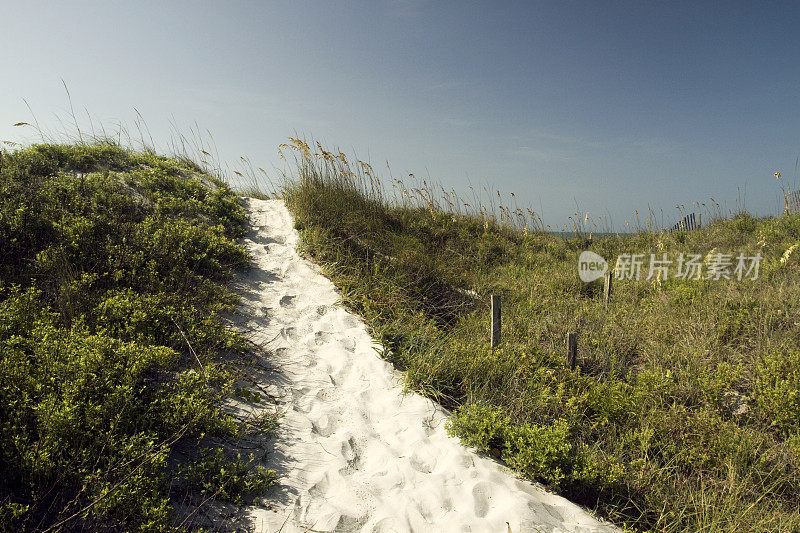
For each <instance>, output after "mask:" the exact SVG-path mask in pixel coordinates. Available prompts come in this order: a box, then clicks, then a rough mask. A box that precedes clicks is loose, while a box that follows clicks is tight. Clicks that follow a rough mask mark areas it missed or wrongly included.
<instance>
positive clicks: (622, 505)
mask: <svg viewBox="0 0 800 533" xmlns="http://www.w3.org/2000/svg"><path fill="white" fill-rule="evenodd" d="M284 149H285V150H291V151H292V152H293V153H294V155H295V163H296V169H295V171H293V172H292V173H291V175H289V177H288V179H287V181H286V183H285V185H284V187H283V191H282V194H283V197H284V199H285V201H286V203H287V205H288V206H289V208H290V210H291V211H292V213H293V214H294V216H295V218H296V227H297V228H298V229H299V231H300V233H301V236H302V246H303V251H304V253H305V254H307V255H308V256H310V257H311V258H313V259H314V260H315V261H317V262H319V263H320V264H321V265H323V268H324V272H325V273H326V275H327V276H329V277H330V278H331V279H332V280H333V281H334V283H335V284H336V285H337V287H338V288H339V290H340V291H341V293H342V297H343V299H344V302H345V303H346V304H347V305H348V306H350V307H351V308H352V309H353V310H354V311H356V312H357V313H359V314H360V315H361V316H362V317H364V319H365V320H366V321H367V323H368V325H369V327H370V328H371V330H372V333H373V334H374V336H375V337H376V338H377V339H379V340H380V341H381V343H382V345H383V346H384V347H385V350H386V351H385V352H384V353H383V355H384V357H386V358H387V359H388V360H390V361H392V362H393V363H394V364H395V365H396V366H397V367H398V368H400V369H402V370H403V371H404V372H405V375H406V378H407V379H406V384H407V386H408V387H409V388H411V389H415V390H418V391H420V392H422V393H423V394H425V395H427V396H429V397H431V398H434V399H436V400H437V401H439V402H440V403H441V404H443V405H444V406H446V407H448V408H451V409H454V410H455V416H454V418H453V420H452V421H451V423H450V426H449V430H450V431H451V432H452V433H453V434H454V435H457V436H459V437H461V438H462V440H463V441H464V442H465V443H467V444H470V445H472V446H475V447H477V448H478V449H480V450H483V451H485V452H487V453H490V454H492V455H494V456H496V457H498V458H502V459H503V460H504V461H505V462H506V463H507V464H508V465H509V466H511V467H512V468H513V469H514V470H516V471H517V472H519V473H520V474H521V475H523V476H526V477H528V478H530V479H533V480H537V481H540V482H542V483H544V484H546V485H547V486H548V487H550V488H551V489H553V490H555V491H557V492H559V493H561V494H563V495H565V496H567V497H569V498H571V499H573V500H575V501H577V502H580V503H582V504H585V505H587V506H589V507H590V508H592V509H594V510H596V512H597V513H598V514H599V515H601V516H603V517H605V518H608V519H609V520H611V521H612V522H614V523H616V524H618V525H621V526H625V527H627V528H630V529H631V530H640V531H649V530H657V531H685V530H691V531H778V530H782V531H796V530H798V529H800V511H798V509H800V328H799V327H798V324H800V277H799V276H798V272H800V265H798V260H800V257H798V256H797V255H796V254H793V251H794V250H795V248H796V247H797V245H798V243H800V217H796V216H784V217H779V218H763V219H757V218H754V217H752V216H749V215H747V214H746V213H741V214H739V215H737V216H736V217H734V218H732V219H729V220H722V219H721V217H717V220H715V221H714V222H713V223H712V224H710V225H709V226H708V227H705V228H703V229H701V230H698V231H692V232H672V233H670V232H664V231H657V232H639V233H636V234H633V235H628V236H606V237H602V238H597V237H589V236H588V235H586V234H582V233H580V232H578V236H577V237H574V238H570V239H562V238H559V237H556V236H553V235H551V234H547V233H544V232H542V231H541V230H542V229H544V228H543V227H542V225H541V223H537V218H536V216H535V213H532V212H528V213H525V212H522V211H521V210H517V211H515V210H514V209H509V208H503V209H501V210H500V213H501V215H500V216H494V215H493V213H497V210H496V208H497V206H495V209H489V208H487V207H485V206H476V205H472V206H470V205H469V204H467V202H463V201H462V202H461V203H460V204H458V202H456V201H455V200H454V196H445V197H444V198H442V194H441V191H439V192H438V193H434V192H433V191H434V188H433V187H427V184H424V185H423V186H422V187H417V188H411V187H406V185H405V184H404V183H403V180H400V179H396V180H393V181H392V187H393V188H394V189H395V191H398V192H399V194H397V195H395V196H391V197H390V196H388V195H387V194H386V192H385V191H386V189H387V187H386V186H385V185H386V184H382V183H381V182H380V180H379V179H378V178H377V177H376V176H375V174H374V173H373V172H372V169H371V167H369V166H368V165H366V164H364V163H361V162H355V163H350V162H349V161H348V160H347V158H346V157H345V156H344V155H343V154H341V153H337V152H335V151H326V150H324V149H323V148H322V147H321V146H317V149H316V150H314V149H312V148H311V147H310V146H309V145H308V144H306V143H305V142H304V141H302V140H300V139H293V140H292V141H291V143H290V144H289V145H286V146H284ZM387 181H388V180H387ZM436 194H438V196H439V198H438V200H437V199H436V198H434V196H436ZM465 204H467V207H468V209H463V207H464V205H465ZM456 205H460V207H461V208H460V209H456V208H455V207H454V206H456ZM500 207H502V206H500ZM585 249H588V250H593V251H595V252H597V253H599V254H600V255H602V256H603V257H605V258H607V259H610V261H611V263H612V265H613V262H614V259H615V258H616V257H617V256H618V255H619V254H623V253H628V254H630V253H642V254H646V256H647V257H649V254H651V253H653V254H658V255H659V256H661V254H663V253H667V254H669V256H670V257H672V258H673V259H675V258H676V257H677V255H678V254H679V253H681V252H683V253H687V254H688V253H697V254H702V255H703V256H706V255H707V254H709V253H731V254H734V255H735V254H738V253H743V254H744V255H746V256H755V255H756V254H757V253H758V254H760V255H761V256H763V257H764V259H763V260H762V262H761V264H760V275H759V277H758V279H756V280H752V279H743V280H742V281H739V280H737V279H735V278H734V279H733V280H724V279H723V280H719V281H714V280H683V279H676V278H673V277H669V278H667V279H660V278H658V279H657V278H653V279H651V280H649V281H646V280H644V279H642V280H640V281H634V280H617V281H616V283H615V287H614V293H613V298H612V301H611V302H610V304H609V306H608V308H606V307H605V306H604V304H603V301H602V294H601V293H602V281H598V282H594V283H589V284H585V283H582V282H581V281H580V280H579V279H578V275H577V274H578V270H577V257H578V254H579V253H580V252H581V251H582V250H585ZM491 294H499V295H501V296H502V299H503V300H502V301H503V332H502V333H503V341H502V344H501V345H500V346H499V347H498V348H496V349H494V350H493V349H490V347H489V310H488V304H487V302H488V300H489V295H491ZM570 331H575V332H578V335H579V344H580V349H579V365H578V367H577V368H575V369H570V368H569V366H567V365H566V353H565V347H564V339H565V335H566V333H567V332H570Z"/></svg>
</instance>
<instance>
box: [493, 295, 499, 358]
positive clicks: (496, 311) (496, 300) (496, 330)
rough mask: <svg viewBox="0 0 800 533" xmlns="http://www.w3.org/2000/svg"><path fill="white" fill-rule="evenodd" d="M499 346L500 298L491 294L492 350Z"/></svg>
mask: <svg viewBox="0 0 800 533" xmlns="http://www.w3.org/2000/svg"><path fill="white" fill-rule="evenodd" d="M498 344H500V296H498V295H496V294H492V348H494V347H495V346H497V345H498Z"/></svg>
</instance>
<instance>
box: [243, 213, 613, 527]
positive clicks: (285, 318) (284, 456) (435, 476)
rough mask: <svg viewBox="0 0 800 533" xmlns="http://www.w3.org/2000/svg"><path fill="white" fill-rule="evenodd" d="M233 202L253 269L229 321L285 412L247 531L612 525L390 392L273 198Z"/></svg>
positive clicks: (359, 327)
mask: <svg viewBox="0 0 800 533" xmlns="http://www.w3.org/2000/svg"><path fill="white" fill-rule="evenodd" d="M243 202H244V205H245V208H246V210H247V212H248V215H249V217H250V223H251V226H252V231H251V232H250V234H249V235H248V236H247V237H246V239H245V244H246V246H247V248H248V249H249V251H250V252H251V253H252V255H253V257H254V265H253V267H252V269H251V271H250V272H249V275H248V276H247V278H246V279H242V280H240V283H239V292H240V294H241V295H242V297H243V304H242V309H241V310H242V313H243V316H244V317H245V321H244V322H243V323H242V324H241V327H244V328H247V329H248V330H249V331H251V332H253V333H254V334H255V336H256V337H257V340H259V341H260V342H262V343H264V345H265V346H266V348H267V349H268V350H269V351H270V352H271V355H270V357H269V358H268V360H267V361H265V364H270V365H272V367H273V368H274V369H276V371H275V372H272V373H269V374H268V375H269V377H268V378H265V379H266V382H265V383H261V384H260V387H261V389H262V390H264V391H268V392H269V394H270V395H272V396H273V397H275V398H277V401H278V403H279V405H280V406H281V408H282V409H283V410H284V411H285V415H284V417H283V419H282V421H281V425H280V428H279V432H278V436H277V437H276V439H275V440H274V442H270V443H269V445H270V446H271V447H272V449H273V452H271V453H272V455H271V458H272V459H271V461H270V463H271V465H275V464H277V468H276V469H277V471H278V474H279V476H280V477H279V483H278V484H277V485H276V486H275V487H274V488H273V489H271V491H270V493H269V494H267V495H265V497H266V499H265V501H269V502H270V505H269V507H267V506H265V507H249V508H247V509H246V513H247V519H248V521H249V522H250V524H251V525H252V526H253V527H254V529H255V530H256V531H269V532H272V531H278V530H281V531H284V532H294V531H360V532H389V531H397V532H401V531H421V532H425V531H436V532H445V531H473V532H474V531H487V532H488V531H491V532H500V533H504V532H506V531H507V528H508V527H509V526H510V528H511V530H512V531H514V532H515V533H516V532H519V531H587V532H588V531H615V529H614V528H612V527H610V526H608V525H605V524H601V523H600V522H598V521H597V520H596V519H594V518H593V517H591V516H590V515H589V514H588V513H587V512H586V511H584V510H583V509H581V508H580V507H578V506H576V505H574V504H572V503H570V502H568V501H567V500H565V499H563V498H561V497H558V496H555V495H552V494H549V493H547V492H545V491H544V490H542V489H541V488H540V487H538V486H536V485H534V484H532V483H529V482H526V481H521V480H518V479H516V478H515V477H514V475H513V474H512V473H511V472H510V471H508V470H507V469H506V468H505V467H503V466H502V465H500V464H498V463H497V462H495V461H493V460H491V459H489V458H486V457H482V456H480V455H478V454H476V453H474V452H473V451H471V450H470V449H468V448H465V447H464V446H462V445H461V444H460V443H459V441H458V440H457V439H455V438H452V437H449V436H448V435H447V434H446V432H445V428H444V421H445V420H446V417H447V413H446V412H444V411H443V410H442V409H441V408H440V407H438V406H437V405H435V404H434V403H433V402H431V401H430V400H427V399H425V398H423V397H422V396H420V395H418V394H415V393H410V394H406V395H404V394H403V393H402V385H401V375H400V374H399V373H398V372H396V371H395V370H393V368H392V366H391V365H390V364H389V363H387V362H385V361H383V360H382V359H380V358H379V357H378V355H377V353H376V351H375V347H376V346H377V345H376V343H375V341H374V340H373V339H371V338H370V336H369V334H368V333H367V330H366V328H365V326H364V324H363V323H362V322H361V320H360V319H359V318H358V317H356V316H354V315H352V314H351V313H349V312H348V311H346V310H345V309H344V308H343V307H342V306H341V305H339V304H338V303H337V301H338V300H339V296H338V294H337V292H336V290H335V288H334V286H333V284H332V283H331V282H330V281H329V280H328V279H326V278H325V277H324V276H322V275H321V274H320V271H319V268H318V267H316V266H315V265H313V264H311V263H309V262H308V261H306V260H304V259H302V258H301V257H300V256H299V255H298V254H297V252H296V249H295V246H296V244H297V238H298V237H297V233H296V232H295V231H294V229H293V227H292V219H291V216H290V214H289V212H288V211H287V209H286V208H285V206H284V205H283V203H282V202H280V201H278V200H270V201H263V200H256V199H249V198H246V199H243ZM236 407H237V408H238V409H241V410H248V409H252V408H253V406H248V405H246V404H239V405H237V406H236ZM507 523H508V525H507Z"/></svg>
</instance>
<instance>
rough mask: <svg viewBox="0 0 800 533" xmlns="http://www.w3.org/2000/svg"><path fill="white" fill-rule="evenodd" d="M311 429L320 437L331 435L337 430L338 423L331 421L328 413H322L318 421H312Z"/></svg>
mask: <svg viewBox="0 0 800 533" xmlns="http://www.w3.org/2000/svg"><path fill="white" fill-rule="evenodd" d="M311 431H313V432H314V433H316V434H317V435H319V436H320V437H324V438H327V437H330V436H331V435H332V434H333V432H334V431H336V424H334V423H333V422H332V421H331V417H329V416H328V415H322V416H321V417H319V419H317V421H316V422H313V421H312V422H311Z"/></svg>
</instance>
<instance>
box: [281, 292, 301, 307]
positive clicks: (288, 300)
mask: <svg viewBox="0 0 800 533" xmlns="http://www.w3.org/2000/svg"><path fill="white" fill-rule="evenodd" d="M295 298H297V297H296V296H294V295H291V294H287V295H286V296H284V297H283V298H281V300H280V304H281V307H294V299H295Z"/></svg>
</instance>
